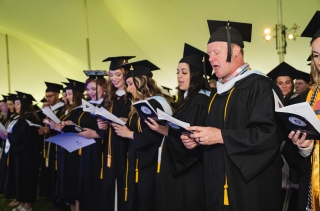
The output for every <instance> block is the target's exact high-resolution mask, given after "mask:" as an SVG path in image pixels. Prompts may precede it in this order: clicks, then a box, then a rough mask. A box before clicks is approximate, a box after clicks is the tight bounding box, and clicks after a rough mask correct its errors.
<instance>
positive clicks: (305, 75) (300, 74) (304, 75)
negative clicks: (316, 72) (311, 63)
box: [295, 70, 310, 83]
mask: <svg viewBox="0 0 320 211" xmlns="http://www.w3.org/2000/svg"><path fill="white" fill-rule="evenodd" d="M295 78H296V79H301V80H304V81H305V82H306V83H310V74H308V73H305V72H302V71H300V70H297V72H296V74H295Z"/></svg>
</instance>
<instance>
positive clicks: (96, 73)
mask: <svg viewBox="0 0 320 211" xmlns="http://www.w3.org/2000/svg"><path fill="white" fill-rule="evenodd" d="M83 72H84V74H86V76H88V77H89V78H93V79H96V78H103V77H104V76H108V72H107V71H106V70H84V71H83Z"/></svg>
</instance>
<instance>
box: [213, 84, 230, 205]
mask: <svg viewBox="0 0 320 211" xmlns="http://www.w3.org/2000/svg"><path fill="white" fill-rule="evenodd" d="M233 91H234V87H233V88H232V89H231V91H230V92H229V94H228V98H227V102H226V105H225V106H224V113H223V121H226V117H227V108H228V104H229V100H230V97H231V94H232V92H233ZM216 95H217V93H215V94H214V95H213V97H212V99H211V101H210V104H209V107H208V114H209V113H210V110H211V105H212V102H213V100H214V99H215V98H216ZM225 178H226V179H225V184H224V186H223V189H224V196H223V204H224V205H229V196H228V188H229V186H228V177H227V173H226V172H225Z"/></svg>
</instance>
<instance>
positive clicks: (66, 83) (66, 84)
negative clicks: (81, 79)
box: [61, 82, 69, 92]
mask: <svg viewBox="0 0 320 211" xmlns="http://www.w3.org/2000/svg"><path fill="white" fill-rule="evenodd" d="M61 83H62V84H64V85H65V86H66V87H64V88H63V89H62V92H66V88H67V87H68V85H69V82H61Z"/></svg>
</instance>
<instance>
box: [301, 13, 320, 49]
mask: <svg viewBox="0 0 320 211" xmlns="http://www.w3.org/2000/svg"><path fill="white" fill-rule="evenodd" d="M301 37H310V38H312V40H311V43H312V42H313V41H314V40H315V39H316V38H318V37H320V11H319V10H318V11H316V13H315V14H314V15H313V17H312V19H311V20H310V22H309V23H308V25H307V27H306V28H305V29H304V31H303V32H302V34H301Z"/></svg>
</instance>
